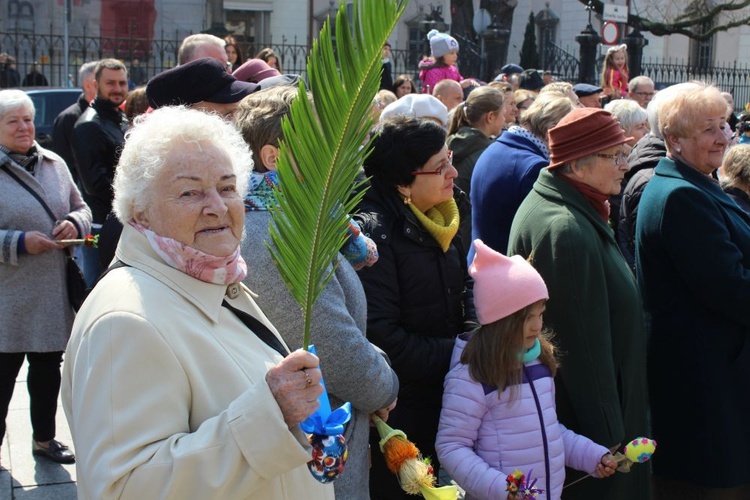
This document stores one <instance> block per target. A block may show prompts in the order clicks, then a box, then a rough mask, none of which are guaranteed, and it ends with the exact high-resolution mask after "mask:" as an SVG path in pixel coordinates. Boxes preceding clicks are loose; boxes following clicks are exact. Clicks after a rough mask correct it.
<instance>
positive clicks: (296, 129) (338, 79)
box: [269, 0, 406, 349]
mask: <svg viewBox="0 0 750 500" xmlns="http://www.w3.org/2000/svg"><path fill="white" fill-rule="evenodd" d="M405 4H406V2H405V1H402V0H355V2H354V4H353V10H352V12H353V16H352V23H350V22H349V19H348V17H347V9H346V4H345V3H342V4H341V5H340V6H339V10H338V13H337V15H336V47H335V50H334V44H333V40H332V37H331V26H330V19H329V20H328V21H326V23H325V25H324V26H323V29H322V30H321V32H320V36H319V38H318V39H317V40H316V41H315V43H314V44H313V48H312V52H311V53H310V56H309V58H308V63H307V72H308V80H309V86H310V91H311V93H312V96H313V100H314V103H315V104H314V108H313V105H312V104H311V103H310V101H309V100H308V99H307V97H306V91H305V88H304V85H303V84H302V83H300V86H299V94H298V97H297V99H295V100H294V102H293V103H292V105H291V108H290V112H289V115H288V116H287V117H286V118H284V121H283V123H282V128H283V131H284V137H285V140H284V141H282V143H281V153H280V158H279V162H278V164H277V169H278V174H279V184H280V186H281V189H280V190H279V191H277V192H276V196H277V201H278V205H279V206H278V209H275V210H273V209H272V213H271V215H272V219H273V220H272V223H271V224H270V225H269V233H270V236H271V241H272V242H273V247H271V246H270V245H269V249H270V250H271V253H272V255H273V259H274V261H275V262H276V265H277V266H278V268H279V271H280V273H281V276H282V277H283V279H284V281H285V283H286V286H287V288H288V289H289V291H290V292H291V294H292V296H293V297H294V299H295V300H296V301H297V303H299V305H300V307H301V308H302V314H303V316H304V319H305V331H304V337H303V338H304V340H303V345H304V348H305V349H307V348H308V345H309V337H310V317H311V314H312V308H313V304H314V303H315V300H316V299H317V298H318V296H319V295H320V292H321V291H322V289H323V288H324V287H325V285H326V283H327V282H328V280H329V279H330V278H331V276H332V275H333V273H334V271H335V267H334V266H333V264H332V263H333V262H334V259H335V258H336V254H337V252H338V251H339V249H340V248H341V246H342V244H343V243H344V241H345V238H346V232H347V227H348V221H349V214H350V213H351V212H352V211H353V210H354V208H355V207H356V205H357V203H358V202H359V200H360V199H361V197H362V195H363V194H364V190H361V191H360V192H359V194H357V195H354V196H352V189H353V188H354V187H355V181H356V178H357V175H358V173H359V171H360V168H361V166H362V164H363V163H364V159H365V157H366V156H367V154H368V153H369V151H370V139H368V136H367V134H368V133H369V131H370V129H371V127H372V125H373V119H372V117H371V114H370V107H371V102H372V98H373V96H374V95H375V93H376V92H377V90H378V87H379V82H380V70H381V59H380V51H381V49H382V47H383V44H384V43H385V42H386V41H387V40H388V35H389V34H390V33H391V32H392V31H393V29H394V28H395V26H396V22H397V21H398V18H399V17H400V16H401V13H402V12H403V9H404V7H405ZM274 247H275V248H274Z"/></svg>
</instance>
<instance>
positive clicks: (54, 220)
mask: <svg viewBox="0 0 750 500" xmlns="http://www.w3.org/2000/svg"><path fill="white" fill-rule="evenodd" d="M0 168H2V169H3V171H4V172H5V173H6V174H8V175H9V176H10V177H11V178H12V179H13V180H14V181H16V182H17V183H19V184H20V185H21V187H22V188H24V189H25V190H26V191H28V192H29V194H30V195H31V196H33V197H34V198H36V201H38V202H39V204H40V205H42V208H44V211H45V212H47V215H49V218H50V219H52V223H53V224H57V217H55V214H54V213H52V210H51V209H50V208H49V205H47V202H45V201H44V198H42V197H41V196H39V193H37V192H36V191H34V190H33V189H31V186H29V185H28V184H26V183H25V182H23V181H22V180H21V178H20V177H18V176H17V175H16V174H14V173H13V171H12V170H11V169H10V168H8V165H7V164H3V165H2V167H0ZM65 255H66V256H67V257H68V258H69V259H72V258H73V252H71V251H70V249H69V248H66V249H65Z"/></svg>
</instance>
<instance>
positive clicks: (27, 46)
mask: <svg viewBox="0 0 750 500" xmlns="http://www.w3.org/2000/svg"><path fill="white" fill-rule="evenodd" d="M189 34H190V33H187V34H186V33H184V32H182V33H180V32H175V33H174V34H169V33H161V34H160V37H159V38H156V37H154V38H153V39H144V38H133V37H124V38H110V37H101V36H90V35H86V34H85V33H84V34H83V35H81V36H70V37H68V58H69V67H68V74H65V73H66V72H65V40H64V37H63V36H62V35H59V34H52V33H51V29H50V34H40V33H24V32H0V52H5V53H7V54H9V55H11V56H13V57H14V58H15V59H16V70H17V71H18V73H19V74H20V76H21V79H23V77H24V75H26V74H27V73H29V72H30V71H31V69H32V66H33V65H34V63H38V64H39V66H40V67H41V72H42V74H44V75H45V76H46V78H47V80H48V81H49V84H50V85H52V86H78V84H79V82H78V81H77V80H78V68H79V67H80V65H81V64H83V63H84V62H87V61H95V60H98V59H103V58H107V57H112V58H115V59H120V60H122V61H124V62H125V64H126V65H127V66H128V67H129V68H130V67H131V64H132V61H133V60H134V59H138V61H139V63H140V67H141V68H142V71H141V73H142V74H143V76H144V78H145V79H148V78H150V77H151V76H153V75H155V74H157V73H160V72H162V71H164V70H165V69H169V68H172V67H174V66H176V65H177V52H178V51H179V48H180V44H181V43H182V40H183V39H184V38H185V36H187V35H189ZM238 45H239V46H240V48H241V50H242V53H243V54H246V55H248V54H249V56H250V57H253V56H254V55H255V54H257V53H258V52H259V51H260V50H261V49H262V48H264V47H271V48H272V49H273V50H274V52H275V53H276V54H277V55H278V57H279V62H280V64H281V68H282V70H283V71H284V72H285V73H296V74H300V75H303V77H304V76H305V74H306V64H307V53H308V48H307V45H301V44H299V43H297V39H296V37H295V38H294V39H293V40H292V41H291V42H290V41H288V40H287V38H286V37H282V43H274V41H273V39H272V40H271V43H269V44H258V43H250V42H248V43H243V42H241V41H238Z"/></svg>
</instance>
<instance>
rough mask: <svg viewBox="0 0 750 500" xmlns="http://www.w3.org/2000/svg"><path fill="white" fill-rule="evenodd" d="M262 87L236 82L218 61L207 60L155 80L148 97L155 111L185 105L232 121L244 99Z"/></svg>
mask: <svg viewBox="0 0 750 500" xmlns="http://www.w3.org/2000/svg"><path fill="white" fill-rule="evenodd" d="M259 88H260V87H259V86H258V85H257V84H254V83H248V82H243V81H240V80H237V79H236V78H235V77H234V76H232V75H230V74H229V73H227V72H226V71H225V70H224V66H223V65H222V64H221V63H220V62H219V61H217V60H216V59H213V58H210V57H204V58H203V59H197V60H195V61H191V62H189V63H186V64H181V65H180V66H177V67H175V68H172V69H169V70H167V71H164V72H162V73H159V74H158V75H156V76H155V77H153V78H152V79H151V80H150V81H149V82H148V85H147V86H146V96H147V97H148V103H149V104H150V105H151V107H153V108H160V107H162V106H175V105H180V104H182V105H186V106H189V107H191V108H195V109H200V110H203V111H208V112H214V113H218V114H220V115H221V116H223V117H225V118H227V119H231V117H232V114H233V113H234V110H235V109H236V108H237V105H238V104H239V102H240V101H241V100H242V98H243V97H245V96H247V95H250V94H252V93H253V92H255V91H256V90H258V89H259Z"/></svg>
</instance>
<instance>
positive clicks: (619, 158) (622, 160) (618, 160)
mask: <svg viewBox="0 0 750 500" xmlns="http://www.w3.org/2000/svg"><path fill="white" fill-rule="evenodd" d="M594 156H598V157H599V158H609V159H610V160H612V161H614V163H615V166H617V167H619V166H620V165H623V164H627V163H628V155H626V154H625V153H617V154H614V155H608V154H605V153H596V154H595V155H594Z"/></svg>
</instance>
